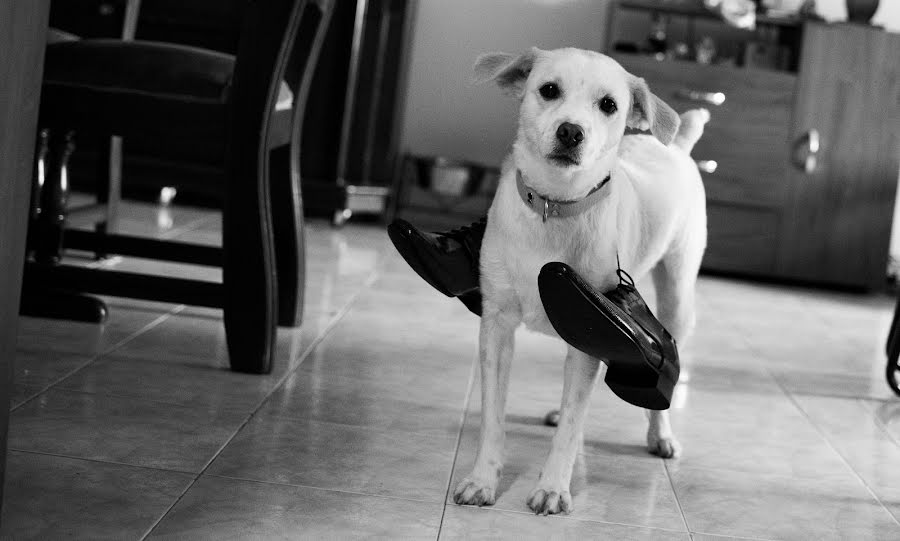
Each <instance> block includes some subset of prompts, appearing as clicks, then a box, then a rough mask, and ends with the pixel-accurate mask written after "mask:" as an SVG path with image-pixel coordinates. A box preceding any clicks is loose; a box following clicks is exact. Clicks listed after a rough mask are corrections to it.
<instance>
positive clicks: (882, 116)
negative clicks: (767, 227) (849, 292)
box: [779, 24, 900, 287]
mask: <svg viewBox="0 0 900 541" xmlns="http://www.w3.org/2000/svg"><path fill="white" fill-rule="evenodd" d="M898 51H900V36H898V35H896V34H890V33H887V32H884V31H881V30H878V29H876V28H872V27H868V26H862V25H853V24H838V25H824V24H809V25H807V27H806V32H805V35H804V42H803V53H802V58H801V63H800V80H799V83H798V89H797V94H796V101H795V103H794V118H793V126H792V132H791V137H792V142H791V144H792V145H793V147H794V148H793V151H794V156H793V160H792V161H793V162H794V165H793V167H792V168H791V173H790V174H789V175H788V176H787V180H788V182H789V184H790V185H789V188H790V196H789V197H790V198H789V201H788V207H787V208H786V209H785V210H786V212H785V214H784V221H783V238H782V243H781V249H780V257H779V260H780V261H779V267H780V270H781V272H782V273H783V274H784V275H786V276H788V277H791V278H798V279H802V280H811V281H816V282H825V283H833V284H842V285H847V286H857V287H860V286H861V287H877V286H879V285H880V284H883V283H884V279H885V270H886V265H887V258H888V246H889V242H890V236H891V226H892V222H893V210H894V196H895V192H896V188H897V176H898V155H900V139H898V125H900V78H898V72H900V69H898V63H900V54H898ZM816 143H818V151H817V152H815V153H814V154H815V156H814V157H813V158H810V150H811V147H814V146H815V144H816ZM812 150H815V149H814V148H813V149H812Z"/></svg>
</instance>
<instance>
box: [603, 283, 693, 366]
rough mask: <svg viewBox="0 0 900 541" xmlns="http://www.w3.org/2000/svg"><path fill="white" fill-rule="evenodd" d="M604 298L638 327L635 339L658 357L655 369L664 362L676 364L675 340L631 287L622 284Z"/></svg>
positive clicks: (676, 350)
mask: <svg viewBox="0 0 900 541" xmlns="http://www.w3.org/2000/svg"><path fill="white" fill-rule="evenodd" d="M604 296H605V297H606V298H607V299H609V300H610V301H612V302H613V303H615V305H616V306H618V307H619V308H620V309H621V310H622V311H623V312H625V313H626V314H628V315H629V316H630V317H631V319H632V320H634V322H635V323H637V325H638V326H639V327H640V331H642V332H639V333H636V336H635V338H636V339H638V340H640V341H642V342H644V344H643V345H644V346H645V348H646V349H647V350H648V351H650V352H653V353H655V354H656V355H658V356H659V358H658V359H654V361H657V362H658V365H657V368H659V367H660V366H662V364H663V363H664V362H666V361H668V362H678V348H677V346H676V344H675V339H674V338H673V337H672V335H671V334H669V331H667V330H666V328H665V327H664V326H663V324H662V323H660V322H659V320H658V319H656V316H654V315H653V312H652V311H651V310H650V307H649V306H647V303H646V302H645V301H644V298H643V297H641V294H640V293H638V291H637V289H636V288H635V287H634V286H633V285H631V284H629V283H624V282H622V283H620V284H619V285H618V286H616V288H615V289H613V290H610V291H607V292H606V293H604Z"/></svg>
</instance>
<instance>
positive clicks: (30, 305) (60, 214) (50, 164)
mask: <svg viewBox="0 0 900 541" xmlns="http://www.w3.org/2000/svg"><path fill="white" fill-rule="evenodd" d="M74 149H75V145H74V143H73V134H72V133H71V132H70V133H67V134H65V135H64V136H60V135H59V134H54V133H52V132H50V131H48V130H42V131H41V133H40V135H39V139H38V151H37V153H36V158H37V162H36V163H35V167H34V174H35V177H34V178H33V179H32V182H33V183H34V184H33V189H32V201H31V223H30V224H29V227H28V251H29V253H30V254H31V256H32V257H33V258H34V263H26V266H25V273H24V275H23V280H22V297H21V300H20V302H19V313H20V314H22V315H25V316H33V317H46V318H53V319H69V320H74V321H84V322H88V323H102V322H104V321H105V320H106V317H107V315H108V313H109V311H108V309H107V307H106V304H105V303H104V302H103V301H102V300H100V299H98V298H96V297H92V296H90V295H85V294H82V293H75V292H70V291H63V290H60V289H57V288H55V287H54V284H46V283H35V282H34V280H32V279H30V276H29V272H28V269H29V266H31V265H49V266H52V265H56V264H58V263H59V261H60V259H62V240H63V231H64V229H65V225H66V201H67V200H68V197H69V187H68V180H67V164H68V161H69V156H71V154H72V151H73V150H74Z"/></svg>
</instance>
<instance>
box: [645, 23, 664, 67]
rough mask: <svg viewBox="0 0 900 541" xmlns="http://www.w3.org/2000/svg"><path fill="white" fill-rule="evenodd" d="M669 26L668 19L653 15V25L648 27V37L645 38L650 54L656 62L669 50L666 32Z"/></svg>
mask: <svg viewBox="0 0 900 541" xmlns="http://www.w3.org/2000/svg"><path fill="white" fill-rule="evenodd" d="M668 25H669V17H668V16H666V15H663V14H660V13H654V14H653V24H652V25H651V27H650V35H649V36H647V44H648V46H649V49H650V54H652V55H653V56H655V57H656V58H657V59H658V60H663V59H665V57H666V51H667V50H668V49H669V44H668V37H667V30H668V28H667V27H668Z"/></svg>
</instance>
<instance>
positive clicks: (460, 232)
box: [439, 216, 487, 246]
mask: <svg viewBox="0 0 900 541" xmlns="http://www.w3.org/2000/svg"><path fill="white" fill-rule="evenodd" d="M485 229H487V217H486V216H485V217H483V218H481V219H480V220H478V221H477V222H472V223H471V224H469V225H464V226H462V227H458V228H456V229H451V230H450V231H446V232H444V233H439V234H440V235H443V236H445V237H450V238H451V239H453V240H455V241H458V242H460V243H463V244H465V243H471V242H472V241H476V242H477V244H478V245H479V246H480V245H481V240H482V239H483V238H484V231H485Z"/></svg>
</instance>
